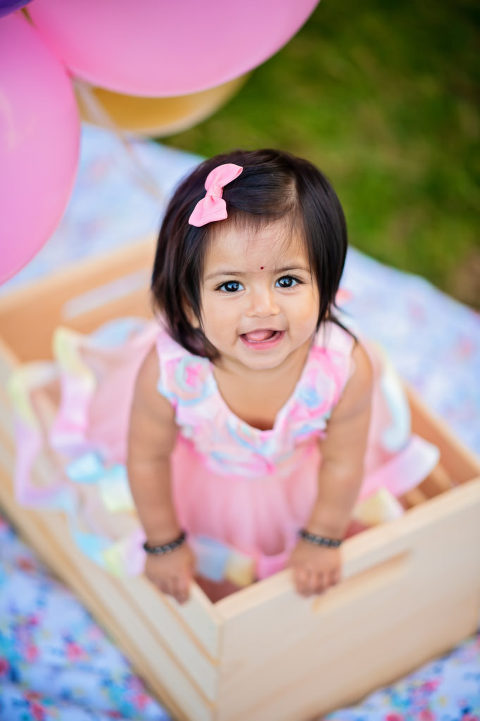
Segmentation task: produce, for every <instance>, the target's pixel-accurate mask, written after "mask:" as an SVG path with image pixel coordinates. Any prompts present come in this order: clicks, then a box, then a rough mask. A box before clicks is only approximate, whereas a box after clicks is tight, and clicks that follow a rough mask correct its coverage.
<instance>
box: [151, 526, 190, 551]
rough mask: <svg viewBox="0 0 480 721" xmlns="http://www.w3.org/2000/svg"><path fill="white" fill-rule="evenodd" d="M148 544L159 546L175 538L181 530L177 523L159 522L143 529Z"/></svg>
mask: <svg viewBox="0 0 480 721" xmlns="http://www.w3.org/2000/svg"><path fill="white" fill-rule="evenodd" d="M144 530H145V537H146V541H147V543H148V545H149V546H160V545H162V544H164V543H169V542H170V541H172V540H173V539H175V538H177V536H179V535H180V533H181V532H182V529H181V528H180V525H179V524H178V523H168V524H160V525H157V526H156V527H155V528H152V529H146V528H145V529H144Z"/></svg>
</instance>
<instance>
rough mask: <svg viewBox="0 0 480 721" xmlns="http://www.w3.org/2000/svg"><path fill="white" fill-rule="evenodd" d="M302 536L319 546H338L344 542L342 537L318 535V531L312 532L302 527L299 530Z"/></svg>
mask: <svg viewBox="0 0 480 721" xmlns="http://www.w3.org/2000/svg"><path fill="white" fill-rule="evenodd" d="M298 535H299V536H300V538H303V539H304V540H305V541H310V543H315V544H316V545H317V546H327V547H328V548H338V546H339V545H340V544H341V543H342V540H341V539H338V538H325V536H317V534H316V533H310V531H307V530H305V528H301V529H300V530H299V532H298Z"/></svg>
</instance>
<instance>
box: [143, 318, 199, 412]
mask: <svg viewBox="0 0 480 721" xmlns="http://www.w3.org/2000/svg"><path fill="white" fill-rule="evenodd" d="M156 348H157V354H158V363H159V380H158V385H157V390H158V392H159V393H161V394H162V395H164V396H165V397H166V398H167V399H168V400H169V401H170V403H172V405H173V406H174V407H175V408H177V406H178V405H179V404H180V405H184V404H190V403H195V402H197V401H199V400H200V399H201V398H203V397H204V396H205V387H206V385H207V384H208V382H209V379H210V375H211V374H210V361H209V360H208V358H203V357H202V356H197V355H194V354H193V353H190V351H188V350H186V348H183V346H181V345H180V344H179V343H177V342H176V341H175V340H173V338H172V337H171V336H170V335H169V334H168V332H167V330H166V328H165V325H163V324H160V329H159V332H158V336H157V341H156Z"/></svg>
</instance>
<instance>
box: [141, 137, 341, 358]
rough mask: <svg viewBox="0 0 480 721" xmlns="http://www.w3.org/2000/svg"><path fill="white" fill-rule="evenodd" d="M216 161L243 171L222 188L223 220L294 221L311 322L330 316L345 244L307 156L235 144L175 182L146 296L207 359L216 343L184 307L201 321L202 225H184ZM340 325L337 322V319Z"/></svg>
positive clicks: (333, 206)
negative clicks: (309, 291)
mask: <svg viewBox="0 0 480 721" xmlns="http://www.w3.org/2000/svg"><path fill="white" fill-rule="evenodd" d="M222 163H235V164H236V165H241V166H242V167H243V172H242V173H241V174H240V175H239V176H238V178H236V179H235V180H233V181H232V182H231V183H228V185H226V186H225V188H224V189H223V198H224V200H225V202H226V204H227V212H228V219H227V220H224V221H220V223H241V224H242V225H247V226H248V225H250V226H252V225H253V226H254V227H255V228H257V227H259V226H262V225H265V224H268V223H270V222H272V221H275V220H279V219H288V218H290V220H291V222H298V223H299V224H300V227H301V229H302V231H303V232H302V234H303V238H304V241H305V245H306V248H307V251H308V258H309V262H310V268H311V272H312V275H313V277H314V278H315V279H316V281H317V284H318V290H319V296H320V308H319V314H318V322H317V328H318V327H319V326H320V324H321V323H322V321H324V320H325V319H326V318H330V319H331V320H334V321H335V322H338V321H337V320H336V319H335V317H334V315H333V312H332V310H333V307H334V306H335V295H336V292H337V289H338V284H339V282H340V277H341V275H342V270H343V266H344V262H345V255H346V250H347V230H346V223H345V217H344V214H343V210H342V206H341V205H340V201H339V199H338V197H337V195H336V193H335V191H334V190H333V188H332V186H331V185H330V183H329V182H328V180H327V179H326V178H325V176H324V175H323V174H322V173H321V172H320V171H319V170H318V169H317V168H316V167H315V166H314V165H312V163H309V162H308V161H307V160H303V159H302V158H297V157H296V156H294V155H291V154H289V153H286V152H282V151H280V150H270V149H267V150H255V151H250V150H234V151H232V152H231V153H226V154H224V155H217V156H215V157H213V158H210V159H209V160H205V161H204V162H203V163H200V165H199V166H198V167H197V168H195V170H194V171H193V172H192V173H190V175H188V177H186V178H185V179H184V180H183V181H182V182H181V183H180V185H179V186H178V188H177V189H176V191H175V192H174V194H173V197H172V198H171V200H170V203H169V205H168V207H167V210H166V213H165V216H164V219H163V223H162V226H161V228H160V233H159V237H158V243H157V250H156V255H155V262H154V266H153V273H152V284H151V289H152V294H153V302H154V306H155V308H156V310H159V311H160V312H161V313H162V315H163V317H164V321H165V322H166V325H167V330H168V332H169V333H170V335H171V336H172V338H174V340H176V341H177V343H180V344H181V345H182V346H183V347H184V348H186V349H187V350H188V351H190V352H191V353H194V354H196V355H201V356H206V357H208V358H210V359H211V360H213V359H214V358H215V357H217V355H218V354H217V351H216V349H215V348H214V347H213V346H212V345H211V343H209V341H208V340H207V339H206V337H205V336H204V334H203V332H202V331H201V329H197V328H194V327H193V326H192V325H191V324H190V322H189V319H188V309H191V310H192V311H193V313H194V314H195V316H196V317H197V318H199V319H200V321H201V294H200V290H201V281H202V275H203V261H204V257H205V250H206V247H207V242H208V239H209V233H210V232H211V228H212V225H215V226H216V225H219V223H218V222H217V223H213V224H212V223H209V224H207V225H204V226H202V227H200V228H197V227H195V226H193V225H189V223H188V218H189V217H190V214H191V213H192V211H193V209H194V207H195V205H196V203H197V202H198V201H199V200H200V199H201V198H203V197H204V195H205V187H204V183H205V179H206V177H207V175H208V174H209V172H210V171H211V170H213V168H215V167H216V166H217V165H220V164H222ZM339 325H341V324H340V323H339Z"/></svg>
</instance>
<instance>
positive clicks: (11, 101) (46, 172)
mask: <svg viewBox="0 0 480 721" xmlns="http://www.w3.org/2000/svg"><path fill="white" fill-rule="evenodd" d="M79 137H80V126H79V120H78V111H77V105H76V102H75V98H74V95H73V90H72V86H71V82H70V80H69V78H68V76H67V73H66V71H65V69H64V67H63V66H62V65H61V63H60V61H59V60H57V58H56V57H55V56H54V55H53V54H52V52H51V51H50V50H49V49H48V48H47V46H46V45H45V43H44V41H43V40H42V39H41V38H40V36H39V34H38V32H37V31H36V30H35V29H34V28H33V27H32V26H31V25H30V24H29V23H28V22H27V20H25V18H24V17H23V15H22V14H18V13H17V14H13V15H9V16H7V17H4V18H2V19H1V20H0V283H3V281H5V280H7V278H9V277H11V276H12V275H14V274H15V273H16V272H17V271H18V270H20V268H22V267H23V266H24V265H25V264H26V263H27V262H28V261H29V260H30V259H31V258H32V256H33V255H35V253H36V252H37V251H38V250H39V249H40V248H41V246H42V245H43V244H44V243H45V241H46V240H47V239H48V238H49V236H50V235H51V234H52V232H53V230H54V229H55V226H56V225H57V223H58V221H59V220H60V217H61V215H62V213H63V211H64V209H65V206H66V204H67V200H68V198H69V196H70V192H71V189H72V185H73V180H74V176H75V170H76V167H77V161H78V150H79Z"/></svg>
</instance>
